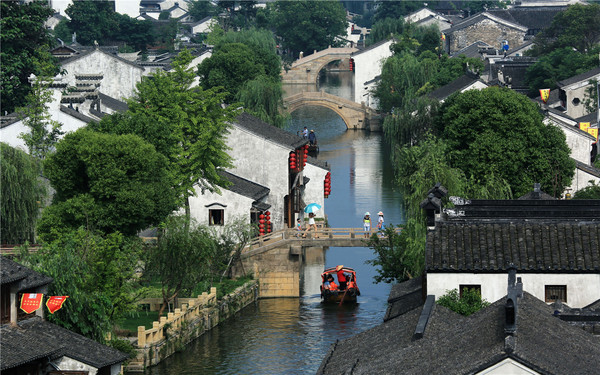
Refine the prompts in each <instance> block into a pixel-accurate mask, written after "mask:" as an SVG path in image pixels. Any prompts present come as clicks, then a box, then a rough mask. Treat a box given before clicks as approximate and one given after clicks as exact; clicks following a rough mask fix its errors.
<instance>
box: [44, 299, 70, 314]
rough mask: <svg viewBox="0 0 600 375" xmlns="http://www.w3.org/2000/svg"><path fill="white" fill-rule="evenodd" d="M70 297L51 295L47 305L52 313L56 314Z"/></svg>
mask: <svg viewBox="0 0 600 375" xmlns="http://www.w3.org/2000/svg"><path fill="white" fill-rule="evenodd" d="M67 298H69V296H50V298H48V301H46V307H47V308H48V311H50V314H54V313H55V312H57V311H58V310H60V308H61V307H62V305H63V303H65V301H66V300H67Z"/></svg>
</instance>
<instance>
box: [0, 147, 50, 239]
mask: <svg viewBox="0 0 600 375" xmlns="http://www.w3.org/2000/svg"><path fill="white" fill-rule="evenodd" d="M0 152H1V155H0V176H1V177H0V189H1V191H2V193H1V195H0V209H1V211H0V212H1V216H2V220H0V234H1V236H2V238H1V242H2V243H10V244H17V243H24V242H26V241H29V242H31V243H34V242H35V226H36V223H37V220H38V217H39V214H40V202H41V201H42V198H43V197H44V193H45V189H44V188H43V185H42V184H41V183H40V181H39V176H40V174H39V171H40V167H39V161H38V160H36V159H34V158H32V157H31V156H29V155H27V154H26V153H25V152H24V151H21V150H19V149H16V148H13V147H10V146H9V145H7V144H6V143H3V142H0Z"/></svg>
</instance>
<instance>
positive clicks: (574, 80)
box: [557, 67, 600, 88]
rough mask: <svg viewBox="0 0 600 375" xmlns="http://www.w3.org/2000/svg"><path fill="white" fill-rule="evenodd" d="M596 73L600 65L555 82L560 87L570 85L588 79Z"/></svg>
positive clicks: (599, 69) (599, 72) (599, 71)
mask: <svg viewBox="0 0 600 375" xmlns="http://www.w3.org/2000/svg"><path fill="white" fill-rule="evenodd" d="M598 74H600V67H598V68H594V69H592V70H588V71H587V72H584V73H581V74H578V75H576V76H573V77H571V78H567V79H565V80H563V81H560V82H558V83H557V86H558V87H560V88H563V87H565V86H569V85H572V84H573V83H577V82H581V81H585V80H588V79H590V78H592V77H594V76H595V75H598Z"/></svg>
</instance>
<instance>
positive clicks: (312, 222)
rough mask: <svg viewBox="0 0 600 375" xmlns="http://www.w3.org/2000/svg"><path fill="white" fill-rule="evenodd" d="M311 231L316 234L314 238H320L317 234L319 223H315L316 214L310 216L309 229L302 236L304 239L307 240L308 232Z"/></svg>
mask: <svg viewBox="0 0 600 375" xmlns="http://www.w3.org/2000/svg"><path fill="white" fill-rule="evenodd" d="M311 229H312V230H313V232H314V233H315V234H314V235H313V238H319V236H317V235H316V234H317V223H315V214H313V213H312V212H311V213H309V214H308V227H307V228H306V231H305V232H304V234H303V235H302V238H306V233H308V231H309V230H311Z"/></svg>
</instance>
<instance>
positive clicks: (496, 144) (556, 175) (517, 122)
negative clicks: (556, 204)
mask: <svg viewBox="0 0 600 375" xmlns="http://www.w3.org/2000/svg"><path fill="white" fill-rule="evenodd" d="M435 125H436V128H437V130H438V132H439V135H440V137H441V138H442V139H444V141H445V142H446V143H447V144H448V148H449V153H448V155H449V160H450V164H451V165H452V166H453V167H456V168H460V169H461V170H463V171H464V172H465V174H466V175H467V176H468V177H470V176H474V177H475V178H476V179H482V180H485V178H486V177H485V176H488V175H490V173H493V174H495V175H496V176H498V177H500V178H502V179H504V180H505V181H507V182H508V184H509V185H510V187H511V189H512V192H513V194H514V196H517V197H518V196H521V195H524V194H526V193H527V192H529V191H530V190H531V187H532V186H533V184H534V183H535V182H539V183H541V185H542V189H543V190H544V191H547V192H548V193H550V194H552V195H553V196H556V197H559V196H561V194H562V192H563V191H564V189H565V187H567V186H569V184H570V182H571V178H572V177H573V173H574V170H575V164H574V162H573V161H572V160H571V159H570V157H569V155H570V150H569V147H568V146H567V144H566V141H565V135H564V133H563V132H562V131H561V130H560V129H558V128H556V127H553V126H547V125H545V124H544V123H543V122H542V115H541V114H540V113H539V111H538V108H537V106H536V105H535V104H534V103H533V102H531V101H530V100H529V99H528V98H527V97H526V96H524V95H521V94H518V93H516V92H514V91H511V90H508V89H500V88H497V87H490V88H487V89H484V90H481V91H479V90H469V91H466V92H464V93H462V94H458V95H453V96H451V97H450V98H448V99H447V100H446V102H444V104H443V105H442V107H441V109H440V115H439V116H437V117H436V120H435Z"/></svg>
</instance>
